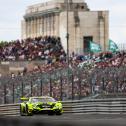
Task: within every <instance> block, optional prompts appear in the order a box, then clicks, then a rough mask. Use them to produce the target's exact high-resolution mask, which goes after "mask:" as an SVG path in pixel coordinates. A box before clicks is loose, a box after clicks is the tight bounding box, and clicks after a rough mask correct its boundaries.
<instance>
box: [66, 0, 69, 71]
mask: <svg viewBox="0 0 126 126" xmlns="http://www.w3.org/2000/svg"><path fill="white" fill-rule="evenodd" d="M66 39H67V64H68V69H69V0H67V34H66Z"/></svg>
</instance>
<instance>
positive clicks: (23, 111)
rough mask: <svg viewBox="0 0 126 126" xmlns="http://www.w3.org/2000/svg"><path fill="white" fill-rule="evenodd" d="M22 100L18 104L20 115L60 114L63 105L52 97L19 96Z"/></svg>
mask: <svg viewBox="0 0 126 126" xmlns="http://www.w3.org/2000/svg"><path fill="white" fill-rule="evenodd" d="M21 100H22V101H23V102H22V103H21V104H20V115H21V116H23V115H29V116H30V115H33V114H46V113H47V114H48V115H53V114H56V115H62V113H63V107H62V103H61V102H60V101H56V100H55V99H54V98H52V97H48V96H42V97H30V98H21Z"/></svg>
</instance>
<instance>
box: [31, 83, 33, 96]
mask: <svg viewBox="0 0 126 126" xmlns="http://www.w3.org/2000/svg"><path fill="white" fill-rule="evenodd" d="M32 91H33V84H32V81H31V97H32V94H33V92H32Z"/></svg>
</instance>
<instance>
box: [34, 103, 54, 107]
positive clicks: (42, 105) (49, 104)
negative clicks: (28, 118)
mask: <svg viewBox="0 0 126 126" xmlns="http://www.w3.org/2000/svg"><path fill="white" fill-rule="evenodd" d="M55 104H56V103H55V102H37V103H34V104H33V106H34V107H35V108H36V107H37V108H45V107H49V108H50V107H53V106H54V105H55Z"/></svg>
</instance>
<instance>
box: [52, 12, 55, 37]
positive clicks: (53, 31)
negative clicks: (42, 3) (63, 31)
mask: <svg viewBox="0 0 126 126" xmlns="http://www.w3.org/2000/svg"><path fill="white" fill-rule="evenodd" d="M52 35H53V36H54V35H55V14H54V13H53V15H52Z"/></svg>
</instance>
